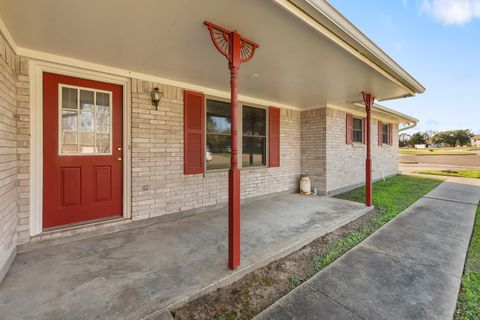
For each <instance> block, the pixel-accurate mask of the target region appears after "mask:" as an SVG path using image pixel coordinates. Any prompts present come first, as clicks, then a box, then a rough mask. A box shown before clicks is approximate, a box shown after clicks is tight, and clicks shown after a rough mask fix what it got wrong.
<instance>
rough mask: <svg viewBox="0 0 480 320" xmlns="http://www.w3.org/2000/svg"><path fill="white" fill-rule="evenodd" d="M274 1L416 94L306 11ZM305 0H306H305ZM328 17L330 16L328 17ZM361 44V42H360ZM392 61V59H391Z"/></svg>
mask: <svg viewBox="0 0 480 320" xmlns="http://www.w3.org/2000/svg"><path fill="white" fill-rule="evenodd" d="M273 1H274V2H276V3H277V4H279V5H280V6H281V7H283V8H284V9H286V10H287V11H289V12H290V13H292V14H293V15H294V16H296V17H297V18H299V19H300V20H302V21H304V22H305V23H306V24H308V25H310V26H311V27H313V28H314V29H315V30H317V31H318V32H320V33H321V34H323V35H324V36H325V37H327V38H328V39H330V40H331V41H332V42H334V43H336V44H337V45H339V46H340V47H341V48H343V49H344V50H346V51H347V52H349V53H350V54H352V55H353V56H355V57H356V58H357V59H359V60H360V61H362V62H364V63H365V64H367V65H368V66H370V67H371V68H373V69H374V70H375V71H377V72H379V73H380V74H381V75H383V76H384V77H386V78H387V79H389V80H390V81H392V82H394V83H395V84H396V85H398V86H399V87H401V88H402V89H403V90H405V91H406V92H407V93H408V94H409V95H411V96H414V95H415V94H416V92H415V91H414V90H412V89H411V88H409V87H407V86H406V85H404V84H403V83H402V82H400V81H399V80H398V79H397V78H395V77H394V76H392V75H391V74H390V73H388V72H387V71H385V70H384V69H383V68H381V67H380V66H379V65H378V64H376V63H375V62H373V61H372V60H371V59H369V58H368V57H366V56H365V55H364V54H362V53H361V52H359V51H358V50H356V49H355V48H353V47H352V46H351V45H350V44H349V43H347V42H346V41H345V40H343V39H342V38H340V37H339V36H337V35H336V34H335V33H334V32H332V31H331V30H329V29H328V28H326V27H325V26H323V25H322V24H321V23H320V22H319V21H318V20H316V19H314V18H312V17H311V16H310V15H308V14H307V13H305V12H304V11H303V10H301V9H300V8H298V7H297V6H296V5H294V4H293V3H292V2H291V1H289V0H273ZM305 1H306V0H305ZM307 3H308V4H309V5H310V6H312V4H310V3H309V2H307ZM314 8H315V9H317V11H318V12H319V13H321V14H322V15H324V16H326V17H327V18H329V17H328V15H327V14H326V13H325V12H322V11H320V10H319V9H318V7H317V6H314ZM329 19H330V18H329ZM360 44H361V43H360ZM392 61H393V60H392Z"/></svg>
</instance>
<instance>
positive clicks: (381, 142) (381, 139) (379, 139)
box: [378, 120, 383, 146]
mask: <svg viewBox="0 0 480 320" xmlns="http://www.w3.org/2000/svg"><path fill="white" fill-rule="evenodd" d="M382 129H383V124H382V121H380V120H378V145H379V146H382V145H383V130H382Z"/></svg>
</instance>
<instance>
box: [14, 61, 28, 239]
mask: <svg viewBox="0 0 480 320" xmlns="http://www.w3.org/2000/svg"><path fill="white" fill-rule="evenodd" d="M28 68H29V62H28V60H27V59H26V58H24V57H17V59H16V70H17V77H16V88H17V93H16V100H17V170H18V173H17V182H18V186H17V188H18V226H17V243H19V244H21V243H25V242H28V241H29V240H30V231H29V229H30V82H29V81H30V79H29V72H28Z"/></svg>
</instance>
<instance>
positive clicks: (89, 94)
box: [80, 90, 95, 111]
mask: <svg viewBox="0 0 480 320" xmlns="http://www.w3.org/2000/svg"><path fill="white" fill-rule="evenodd" d="M94 104H95V100H94V93H93V91H87V90H80V110H82V111H93V106H94Z"/></svg>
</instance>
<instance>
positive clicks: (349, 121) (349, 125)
mask: <svg viewBox="0 0 480 320" xmlns="http://www.w3.org/2000/svg"><path fill="white" fill-rule="evenodd" d="M345 122H346V125H345V128H346V131H345V136H346V139H345V140H346V141H345V143H346V144H352V143H353V116H352V115H351V114H349V113H347V116H346V121H345Z"/></svg>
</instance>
